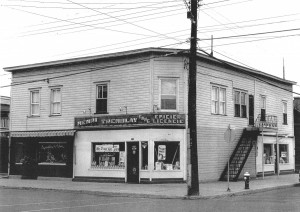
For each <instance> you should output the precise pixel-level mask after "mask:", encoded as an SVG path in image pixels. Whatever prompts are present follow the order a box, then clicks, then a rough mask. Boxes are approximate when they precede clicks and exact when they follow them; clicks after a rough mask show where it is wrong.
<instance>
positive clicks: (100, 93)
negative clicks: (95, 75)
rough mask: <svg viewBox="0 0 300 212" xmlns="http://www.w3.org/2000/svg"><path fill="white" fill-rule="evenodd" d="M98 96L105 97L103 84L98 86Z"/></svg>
mask: <svg viewBox="0 0 300 212" xmlns="http://www.w3.org/2000/svg"><path fill="white" fill-rule="evenodd" d="M97 98H98V99H101V98H103V95H102V86H101V85H99V86H98V94H97Z"/></svg>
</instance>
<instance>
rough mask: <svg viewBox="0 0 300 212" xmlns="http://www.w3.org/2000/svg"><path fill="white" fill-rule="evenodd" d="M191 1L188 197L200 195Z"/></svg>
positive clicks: (195, 6) (194, 10)
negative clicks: (189, 178) (189, 180)
mask: <svg viewBox="0 0 300 212" xmlns="http://www.w3.org/2000/svg"><path fill="white" fill-rule="evenodd" d="M190 1H191V10H190V13H189V15H188V16H189V18H190V19H191V40H190V42H191V43H190V58H189V92H188V128H189V130H190V152H191V154H190V160H191V161H190V164H191V173H190V174H191V183H190V185H188V195H189V196H190V195H199V177H198V150H197V112H196V111H197V105H196V99H197V98H196V97H197V95H196V90H197V82H196V77H197V61H196V60H197V10H198V0H190Z"/></svg>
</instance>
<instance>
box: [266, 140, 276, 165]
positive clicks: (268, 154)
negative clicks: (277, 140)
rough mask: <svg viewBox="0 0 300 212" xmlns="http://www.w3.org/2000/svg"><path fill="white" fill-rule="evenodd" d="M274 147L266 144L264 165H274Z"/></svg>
mask: <svg viewBox="0 0 300 212" xmlns="http://www.w3.org/2000/svg"><path fill="white" fill-rule="evenodd" d="M274 159H275V158H274V155H273V145H272V144H264V163H265V164H274Z"/></svg>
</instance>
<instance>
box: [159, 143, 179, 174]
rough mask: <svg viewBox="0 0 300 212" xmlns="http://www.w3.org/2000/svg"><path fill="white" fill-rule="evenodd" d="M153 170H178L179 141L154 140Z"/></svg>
mask: <svg viewBox="0 0 300 212" xmlns="http://www.w3.org/2000/svg"><path fill="white" fill-rule="evenodd" d="M154 162H155V170H158V171H159V170H180V142H179V141H178V142H154Z"/></svg>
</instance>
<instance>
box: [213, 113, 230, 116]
mask: <svg viewBox="0 0 300 212" xmlns="http://www.w3.org/2000/svg"><path fill="white" fill-rule="evenodd" d="M211 115H214V116H227V115H226V114H217V113H211Z"/></svg>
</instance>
